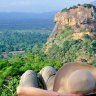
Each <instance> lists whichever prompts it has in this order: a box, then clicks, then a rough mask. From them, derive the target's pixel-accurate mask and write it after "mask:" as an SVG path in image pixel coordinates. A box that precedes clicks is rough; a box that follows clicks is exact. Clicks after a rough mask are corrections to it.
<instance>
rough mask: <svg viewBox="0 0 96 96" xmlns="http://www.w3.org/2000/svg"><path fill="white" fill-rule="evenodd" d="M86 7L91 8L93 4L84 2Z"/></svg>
mask: <svg viewBox="0 0 96 96" xmlns="http://www.w3.org/2000/svg"><path fill="white" fill-rule="evenodd" d="M83 6H84V7H85V8H91V7H92V6H93V5H91V4H84V5H83Z"/></svg>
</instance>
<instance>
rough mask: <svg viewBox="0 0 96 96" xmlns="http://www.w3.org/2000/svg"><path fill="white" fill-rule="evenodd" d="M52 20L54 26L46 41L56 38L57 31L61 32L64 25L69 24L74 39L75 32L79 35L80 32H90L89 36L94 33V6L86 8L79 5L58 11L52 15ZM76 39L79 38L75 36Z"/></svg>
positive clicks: (95, 17)
mask: <svg viewBox="0 0 96 96" xmlns="http://www.w3.org/2000/svg"><path fill="white" fill-rule="evenodd" d="M54 22H55V27H54V29H53V31H52V33H51V34H50V36H49V39H48V42H52V40H53V38H56V36H57V35H58V33H59V32H61V31H62V30H63V28H64V27H65V26H70V27H71V28H72V29H73V38H74V39H75V37H76V36H75V35H77V34H78V35H80V37H81V34H82V33H81V32H86V34H90V33H91V34H90V35H91V36H92V34H93V35H94V34H96V33H95V32H96V16H95V11H94V6H93V7H91V8H86V7H84V6H83V5H80V6H77V7H76V8H73V9H70V10H68V11H66V12H58V13H57V14H56V15H55V17H54ZM79 33H80V34H79ZM74 36H75V37H74ZM76 39H79V38H77V37H76Z"/></svg>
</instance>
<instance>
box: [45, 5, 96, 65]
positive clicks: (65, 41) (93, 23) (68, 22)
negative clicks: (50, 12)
mask: <svg viewBox="0 0 96 96" xmlns="http://www.w3.org/2000/svg"><path fill="white" fill-rule="evenodd" d="M54 22H55V27H54V29H53V31H52V33H51V34H50V36H49V38H48V41H47V43H46V44H45V50H44V52H45V53H46V54H47V55H48V56H49V57H51V58H53V59H54V60H55V59H58V60H59V61H61V62H62V63H67V62H73V61H80V62H87V63H90V64H96V8H95V7H94V6H93V5H90V4H85V5H79V6H75V7H71V8H70V9H64V10H62V11H61V12H58V13H57V14H56V15H55V17H54Z"/></svg>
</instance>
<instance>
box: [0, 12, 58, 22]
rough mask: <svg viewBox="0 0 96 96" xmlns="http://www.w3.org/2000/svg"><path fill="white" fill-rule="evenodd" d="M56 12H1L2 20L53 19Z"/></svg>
mask: <svg viewBox="0 0 96 96" xmlns="http://www.w3.org/2000/svg"><path fill="white" fill-rule="evenodd" d="M55 13H56V12H47V13H16V12H0V20H2V19H4V20H5V19H52V18H53V16H54V14H55Z"/></svg>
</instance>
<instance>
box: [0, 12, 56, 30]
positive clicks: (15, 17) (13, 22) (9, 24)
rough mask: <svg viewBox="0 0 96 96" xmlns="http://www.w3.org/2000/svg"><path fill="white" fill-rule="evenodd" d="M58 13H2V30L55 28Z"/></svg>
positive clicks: (0, 14) (0, 24) (0, 26)
mask: <svg viewBox="0 0 96 96" xmlns="http://www.w3.org/2000/svg"><path fill="white" fill-rule="evenodd" d="M55 13H56V12H49V13H4V12H1V13H0V29H34V28H35V29H36V28H38V29H40V28H49V29H51V28H52V27H53V17H54V14H55Z"/></svg>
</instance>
